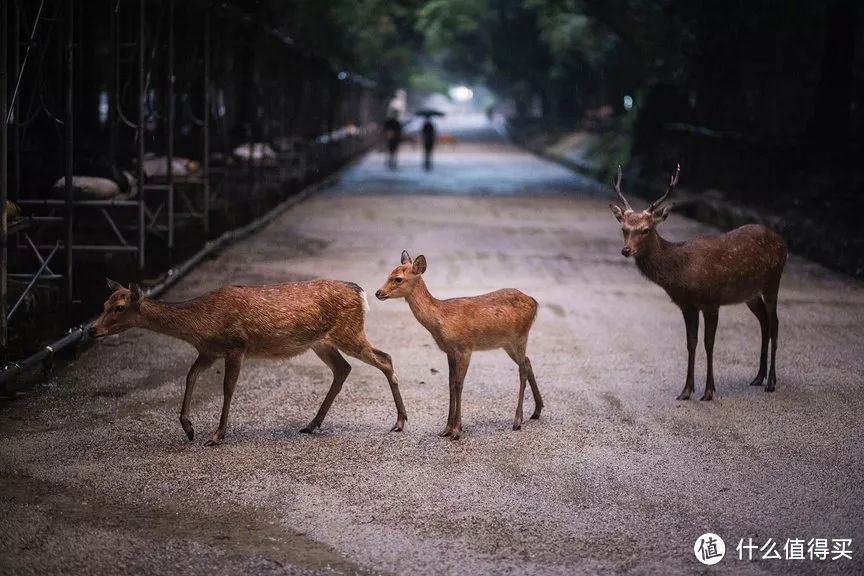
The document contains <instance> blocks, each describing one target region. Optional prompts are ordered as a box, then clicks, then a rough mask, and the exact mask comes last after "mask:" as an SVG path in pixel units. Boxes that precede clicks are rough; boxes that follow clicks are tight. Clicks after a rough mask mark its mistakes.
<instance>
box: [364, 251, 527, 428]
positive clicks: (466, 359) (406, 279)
mask: <svg viewBox="0 0 864 576" xmlns="http://www.w3.org/2000/svg"><path fill="white" fill-rule="evenodd" d="M425 271H426V258H425V257H424V256H422V255H421V256H418V257H417V259H416V260H414V261H412V260H411V258H410V257H409V256H408V253H407V252H402V264H401V265H400V266H397V267H396V268H395V269H394V270H393V272H391V273H390V276H389V277H388V279H387V282H385V283H384V285H383V286H382V287H381V289H380V290H378V291H377V292H376V293H375V296H376V297H378V299H379V300H387V299H389V298H405V300H406V301H407V302H408V306H409V307H410V308H411V312H413V313H414V317H415V318H417V320H418V321H419V322H420V323H421V324H422V325H423V326H424V327H425V328H426V329H427V330H429V332H430V333H431V334H432V337H433V338H434V339H435V343H436V344H437V345H438V347H439V348H440V349H441V350H442V351H443V352H444V353H445V354H447V361H448V365H449V372H450V411H449V415H448V417H447V426H446V427H445V428H444V431H443V432H441V436H449V437H450V438H452V439H454V440H458V439H459V437H460V435H461V433H462V385H463V382H464V379H465V374H466V372H467V371H468V365H469V363H470V362H471V354H472V353H473V352H474V351H475V350H495V349H498V348H503V349H504V350H505V351H506V352H507V353H508V354H509V355H510V357H511V358H512V359H513V361H514V362H516V364H517V366H519V401H518V404H517V408H516V417H515V419H514V421H513V429H514V430H518V429H519V428H521V426H522V399H523V397H524V395H525V383H526V381H527V382H530V384H531V391H532V393H533V395H534V403H535V410H534V414H533V415H532V416H531V418H532V419H537V418H539V417H540V412H541V410H542V409H543V400H542V398H541V396H540V390H539V388H538V387H537V382H536V380H535V379H534V371H533V369H532V368H531V362H530V360H529V359H528V357H527V356H525V349H526V346H527V343H528V333H529V331H530V330H531V326H532V325H533V324H534V319H535V317H536V316H537V301H536V300H534V299H533V298H531V297H530V296H526V295H525V294H523V293H522V292H520V291H519V290H514V289H512V288H508V289H505V290H497V291H495V292H490V293H488V294H483V295H481V296H473V297H468V298H451V299H449V300H438V299H436V298H434V297H433V296H432V295H431V294H430V293H429V289H428V288H427V287H426V283H425V282H424V281H423V278H422V277H421V275H422V274H423V272H425Z"/></svg>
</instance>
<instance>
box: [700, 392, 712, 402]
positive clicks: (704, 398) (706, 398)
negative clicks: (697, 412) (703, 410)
mask: <svg viewBox="0 0 864 576" xmlns="http://www.w3.org/2000/svg"><path fill="white" fill-rule="evenodd" d="M712 398H714V395H713V394H708V393H707V392H706V393H705V394H704V395H703V396H702V398H700V399H699V400H701V401H702V402H710V401H711V399H712Z"/></svg>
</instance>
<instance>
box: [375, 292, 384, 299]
mask: <svg viewBox="0 0 864 576" xmlns="http://www.w3.org/2000/svg"><path fill="white" fill-rule="evenodd" d="M375 297H376V298H377V299H378V300H384V298H383V294H382V293H381V290H376V291H375Z"/></svg>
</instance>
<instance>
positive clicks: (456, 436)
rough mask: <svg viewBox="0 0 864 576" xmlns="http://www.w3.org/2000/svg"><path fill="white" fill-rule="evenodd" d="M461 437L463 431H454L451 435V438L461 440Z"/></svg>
mask: <svg viewBox="0 0 864 576" xmlns="http://www.w3.org/2000/svg"><path fill="white" fill-rule="evenodd" d="M460 438H462V432H453V434H451V435H450V440H459V439H460Z"/></svg>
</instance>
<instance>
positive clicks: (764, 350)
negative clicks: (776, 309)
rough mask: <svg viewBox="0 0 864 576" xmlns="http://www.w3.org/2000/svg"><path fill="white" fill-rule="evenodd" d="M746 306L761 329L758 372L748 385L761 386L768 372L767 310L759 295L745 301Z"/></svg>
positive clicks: (768, 336)
mask: <svg viewBox="0 0 864 576" xmlns="http://www.w3.org/2000/svg"><path fill="white" fill-rule="evenodd" d="M747 307H748V308H749V309H750V311H751V312H753V314H754V315H755V316H756V318H758V319H759V327H760V328H761V329H762V347H761V349H760V352H759V372H758V373H757V374H756V378H754V379H753V381H752V382H750V386H761V385H762V382H763V381H764V380H765V375H766V374H767V373H768V341H769V340H770V339H771V337H770V333H769V331H768V310H767V308H765V301H764V300H762V297H761V296H757V297H756V298H753V299H752V300H748V301H747Z"/></svg>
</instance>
